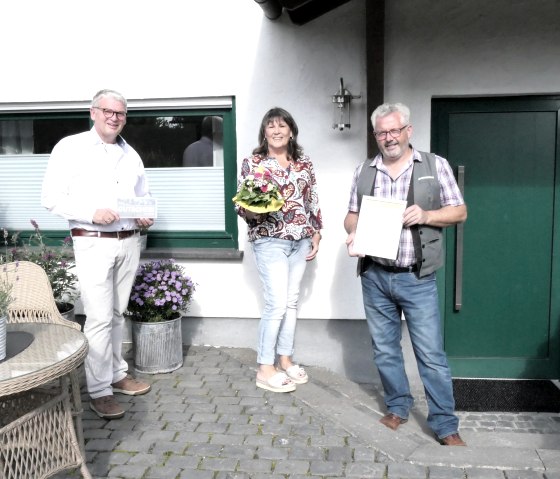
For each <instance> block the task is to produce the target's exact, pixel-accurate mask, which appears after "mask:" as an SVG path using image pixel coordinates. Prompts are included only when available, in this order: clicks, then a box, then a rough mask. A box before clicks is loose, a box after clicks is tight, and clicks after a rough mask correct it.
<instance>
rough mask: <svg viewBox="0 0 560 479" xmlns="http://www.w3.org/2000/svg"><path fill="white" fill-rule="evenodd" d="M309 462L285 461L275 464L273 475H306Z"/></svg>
mask: <svg viewBox="0 0 560 479" xmlns="http://www.w3.org/2000/svg"><path fill="white" fill-rule="evenodd" d="M308 471H309V461H296V460H292V459H287V460H285V461H280V462H277V463H276V467H275V468H274V473H276V474H307V472H308Z"/></svg>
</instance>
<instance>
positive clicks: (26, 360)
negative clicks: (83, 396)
mask: <svg viewBox="0 0 560 479" xmlns="http://www.w3.org/2000/svg"><path fill="white" fill-rule="evenodd" d="M7 331H8V333H10V332H14V331H18V332H24V333H29V334H31V335H33V341H32V342H31V344H30V345H29V346H27V347H26V348H25V349H23V350H22V351H21V352H19V353H17V354H15V355H14V356H13V357H11V358H6V359H5V360H4V361H2V362H0V397H2V396H9V395H11V394H15V393H19V392H22V391H27V390H29V389H32V388H34V387H37V386H40V385H42V384H45V383H48V382H49V381H52V380H53V379H56V378H59V377H60V376H63V375H65V374H67V373H69V372H70V371H72V370H73V369H75V368H76V367H78V366H79V365H80V364H81V363H82V361H83V359H84V358H85V356H86V354H87V340H86V337H85V336H84V334H83V333H82V332H80V331H78V330H77V329H74V328H71V327H69V326H63V325H59V324H52V323H9V324H8V325H7ZM8 339H9V336H8Z"/></svg>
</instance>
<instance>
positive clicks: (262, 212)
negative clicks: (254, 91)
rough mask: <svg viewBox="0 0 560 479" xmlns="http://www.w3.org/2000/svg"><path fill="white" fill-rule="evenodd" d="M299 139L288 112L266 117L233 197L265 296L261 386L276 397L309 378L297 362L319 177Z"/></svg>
mask: <svg viewBox="0 0 560 479" xmlns="http://www.w3.org/2000/svg"><path fill="white" fill-rule="evenodd" d="M297 135H298V127H297V125H296V122H295V121H294V119H293V118H292V116H291V115H290V113H288V112H287V111H286V110H283V109H282V108H272V109H271V110H269V111H268V112H267V113H266V114H265V115H264V118H263V119H262V122H261V126H260V129H259V135H258V139H259V145H258V146H257V147H256V148H255V149H254V150H253V153H252V155H251V156H250V157H249V158H245V159H244V160H243V164H242V166H241V174H240V177H239V182H238V192H237V195H236V196H235V197H234V198H233V200H234V202H235V204H236V206H235V208H236V211H237V213H238V214H239V215H240V216H241V217H242V218H244V219H245V221H246V222H247V225H248V234H249V241H250V243H251V246H252V249H253V254H254V256H255V261H256V264H257V269H258V271H259V276H260V278H261V282H262V285H263V293H264V310H263V312H262V316H261V320H260V323H259V331H258V348H257V363H258V370H257V378H256V385H257V386H258V387H260V388H263V389H266V390H269V391H274V392H290V391H293V390H295V388H296V384H305V383H306V382H307V381H308V379H309V378H308V376H307V373H306V372H305V370H304V369H303V368H302V367H301V366H299V365H297V364H294V363H293V362H292V355H293V353H294V336H295V329H296V317H297V301H298V296H299V289H300V283H301V280H302V278H303V274H304V272H305V267H306V265H307V261H311V260H313V259H314V258H315V256H316V255H317V251H318V250H319V241H320V240H321V233H320V230H321V228H322V227H323V224H322V219H321V210H320V208H319V199H318V196H317V184H316V181H315V172H314V170H313V165H312V163H311V160H310V159H309V157H308V156H305V155H304V154H303V149H302V147H301V146H300V145H299V144H298V142H297Z"/></svg>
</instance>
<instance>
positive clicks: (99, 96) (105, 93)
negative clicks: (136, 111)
mask: <svg viewBox="0 0 560 479" xmlns="http://www.w3.org/2000/svg"><path fill="white" fill-rule="evenodd" d="M105 97H109V98H113V99H114V100H117V101H119V102H121V103H122V104H123V105H124V109H125V110H126V98H125V97H124V96H122V94H120V93H119V92H118V91H115V90H99V91H98V92H97V93H96V94H95V95H94V97H93V100H92V102H91V106H93V107H95V106H97V105H99V101H100V100H101V99H102V98H105Z"/></svg>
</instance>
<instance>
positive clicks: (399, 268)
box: [373, 261, 418, 273]
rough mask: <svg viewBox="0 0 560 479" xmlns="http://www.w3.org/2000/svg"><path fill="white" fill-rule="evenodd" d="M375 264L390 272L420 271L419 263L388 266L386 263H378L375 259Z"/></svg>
mask: <svg viewBox="0 0 560 479" xmlns="http://www.w3.org/2000/svg"><path fill="white" fill-rule="evenodd" d="M373 264H375V266H377V267H378V268H381V269H383V270H385V271H387V272H388V273H415V272H416V271H418V265H417V264H413V265H412V266H388V265H386V264H381V263H378V262H377V261H374V262H373Z"/></svg>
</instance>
